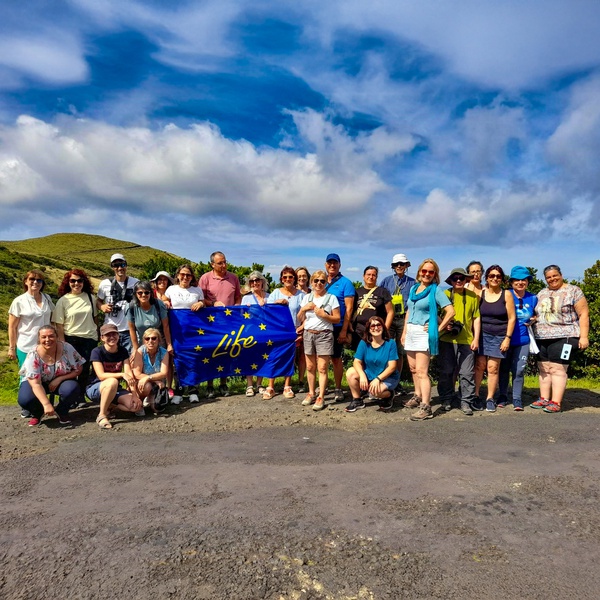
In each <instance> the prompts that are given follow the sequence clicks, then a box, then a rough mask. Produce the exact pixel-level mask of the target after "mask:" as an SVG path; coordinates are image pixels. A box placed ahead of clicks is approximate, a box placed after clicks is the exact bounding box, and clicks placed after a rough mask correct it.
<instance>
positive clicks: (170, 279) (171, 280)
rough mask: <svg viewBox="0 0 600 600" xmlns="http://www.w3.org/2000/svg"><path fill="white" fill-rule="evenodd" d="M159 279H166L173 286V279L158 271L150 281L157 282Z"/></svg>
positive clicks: (164, 272)
mask: <svg viewBox="0 0 600 600" xmlns="http://www.w3.org/2000/svg"><path fill="white" fill-rule="evenodd" d="M159 277H166V278H167V279H168V280H169V281H170V282H171V285H173V278H172V277H171V276H170V275H169V274H168V273H167V272H166V271H159V272H158V273H157V274H156V275H155V276H154V279H151V280H150V281H157V280H158V278H159Z"/></svg>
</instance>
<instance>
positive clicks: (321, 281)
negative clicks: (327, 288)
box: [313, 279, 327, 285]
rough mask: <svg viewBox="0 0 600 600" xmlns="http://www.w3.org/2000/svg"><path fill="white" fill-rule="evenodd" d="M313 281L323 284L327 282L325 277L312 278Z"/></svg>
mask: <svg viewBox="0 0 600 600" xmlns="http://www.w3.org/2000/svg"><path fill="white" fill-rule="evenodd" d="M313 283H320V284H322V285H325V284H326V283H327V279H313Z"/></svg>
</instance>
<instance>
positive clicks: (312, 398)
mask: <svg viewBox="0 0 600 600" xmlns="http://www.w3.org/2000/svg"><path fill="white" fill-rule="evenodd" d="M316 399H317V397H316V396H314V395H313V394H307V396H306V398H304V400H302V406H310V405H311V404H312V403H313V402H314V401H315V400H316Z"/></svg>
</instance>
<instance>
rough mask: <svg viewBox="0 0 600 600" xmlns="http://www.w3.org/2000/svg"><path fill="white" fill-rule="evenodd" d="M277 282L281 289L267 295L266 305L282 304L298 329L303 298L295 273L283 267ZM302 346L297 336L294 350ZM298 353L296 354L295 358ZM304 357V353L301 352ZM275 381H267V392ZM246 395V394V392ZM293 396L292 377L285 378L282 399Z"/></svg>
mask: <svg viewBox="0 0 600 600" xmlns="http://www.w3.org/2000/svg"><path fill="white" fill-rule="evenodd" d="M279 281H280V282H281V283H282V284H283V285H282V286H281V287H279V288H277V289H275V290H273V292H271V293H270V294H269V299H268V303H269V304H284V305H285V306H287V307H288V308H289V309H290V315H291V316H292V321H293V323H294V327H295V328H298V325H299V323H298V311H299V310H300V303H301V302H302V298H304V296H305V294H304V292H301V291H300V290H299V289H298V288H297V287H296V285H297V283H298V276H297V275H296V271H294V269H293V268H292V267H289V266H285V267H283V269H281V273H280V274H279ZM301 344H302V336H301V335H299V336H298V338H297V339H296V348H297V349H298V348H300V345H301ZM297 355H298V353H296V356H297ZM302 355H304V352H302ZM274 384H275V380H274V379H269V386H268V387H267V390H269V389H274ZM246 395H248V393H247V392H246ZM294 396H295V394H294V390H293V389H292V377H291V376H289V375H288V376H286V378H285V382H284V384H283V397H284V398H289V399H291V398H293V397H294Z"/></svg>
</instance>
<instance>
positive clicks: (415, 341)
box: [402, 258, 454, 421]
mask: <svg viewBox="0 0 600 600" xmlns="http://www.w3.org/2000/svg"><path fill="white" fill-rule="evenodd" d="M439 283H440V268H439V267H438V265H437V263H436V262H435V261H434V260H433V259H432V258H427V259H425V260H424V261H423V262H422V263H421V265H420V266H419V269H418V271H417V283H416V284H415V285H414V286H413V287H412V288H411V290H410V293H409V295H408V302H407V309H406V321H405V325H404V332H403V333H402V345H403V346H404V351H405V352H406V357H407V358H408V366H409V367H410V372H411V374H412V377H413V382H414V385H415V393H414V396H413V397H412V398H411V400H410V401H409V402H407V403H406V406H408V407H411V408H412V407H414V406H415V405H418V407H419V410H417V412H416V413H415V414H413V415H412V416H411V417H410V418H411V420H413V421H422V420H424V419H431V417H433V413H432V412H431V381H430V380H429V361H430V359H431V356H434V355H436V354H437V353H438V340H439V334H440V332H442V331H444V330H445V329H446V325H448V323H450V321H451V320H452V317H454V308H453V307H452V304H451V302H450V298H448V296H446V294H445V293H444V292H443V290H441V289H440V288H439V287H438V286H439ZM438 307H439V308H441V309H443V318H442V319H441V321H439V319H438Z"/></svg>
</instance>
